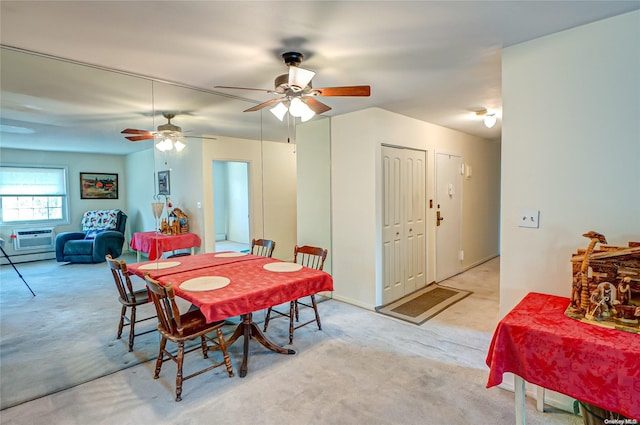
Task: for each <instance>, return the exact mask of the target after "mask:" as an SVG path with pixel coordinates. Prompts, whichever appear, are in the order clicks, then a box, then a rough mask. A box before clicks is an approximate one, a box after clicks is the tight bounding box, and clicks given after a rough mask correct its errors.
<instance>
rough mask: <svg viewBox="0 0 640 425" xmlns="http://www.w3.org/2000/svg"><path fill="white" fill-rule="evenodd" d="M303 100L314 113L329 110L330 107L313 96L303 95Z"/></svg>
mask: <svg viewBox="0 0 640 425" xmlns="http://www.w3.org/2000/svg"><path fill="white" fill-rule="evenodd" d="M304 102H305V103H306V104H307V106H308V107H309V108H311V110H312V111H313V112H315V113H316V114H318V115H320V114H322V113H323V112H327V111H330V110H331V108H330V107H329V106H327V105H325V104H324V103H322V102H320V101H317V100H315V99H314V98H313V97H305V98H304Z"/></svg>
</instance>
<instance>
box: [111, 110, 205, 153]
mask: <svg viewBox="0 0 640 425" xmlns="http://www.w3.org/2000/svg"><path fill="white" fill-rule="evenodd" d="M162 116H163V117H164V118H165V119H166V120H167V123H166V124H161V125H159V126H158V131H149V130H138V129H135V128H126V129H124V130H122V131H121V133H122V134H133V136H125V139H127V140H129V141H131V142H139V141H142V140H151V139H154V140H155V141H156V143H155V146H156V148H157V149H159V150H161V151H169V150H171V149H174V148H175V150H177V151H181V150H182V149H184V147H185V146H186V145H185V144H184V142H183V139H185V138H193V139H211V140H216V138H215V137H207V136H186V135H185V134H184V132H183V131H182V128H181V127H178V126H177V125H175V124H172V123H171V120H172V119H174V118H175V116H176V115H175V114H171V113H168V112H164V113H163V114H162Z"/></svg>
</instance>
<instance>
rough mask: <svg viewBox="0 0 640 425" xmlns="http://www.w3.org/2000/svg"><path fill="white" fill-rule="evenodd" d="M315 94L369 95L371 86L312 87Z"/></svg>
mask: <svg viewBox="0 0 640 425" xmlns="http://www.w3.org/2000/svg"><path fill="white" fill-rule="evenodd" d="M311 93H313V94H315V95H316V96H370V95H371V86H345V87H324V88H320V89H313V90H312V91H311Z"/></svg>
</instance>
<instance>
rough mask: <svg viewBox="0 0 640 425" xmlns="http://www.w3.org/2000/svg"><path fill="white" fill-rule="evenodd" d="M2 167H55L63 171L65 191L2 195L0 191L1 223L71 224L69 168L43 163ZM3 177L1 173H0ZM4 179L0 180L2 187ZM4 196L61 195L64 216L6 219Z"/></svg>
mask: <svg viewBox="0 0 640 425" xmlns="http://www.w3.org/2000/svg"><path fill="white" fill-rule="evenodd" d="M0 168H33V169H37V170H43V169H55V170H60V171H62V174H63V178H64V184H63V186H64V192H63V193H60V194H48V193H45V194H28V193H25V194H12V195H2V192H1V191H0V225H3V226H14V225H18V226H55V225H59V224H69V169H68V167H67V166H64V165H42V164H4V163H3V164H0ZM0 177H1V174H0ZM1 186H2V180H0V187H1ZM4 196H12V197H13V196H60V197H61V198H62V218H59V219H43V220H38V219H35V220H33V219H31V220H7V221H5V220H4V211H3V206H2V198H3V197H4Z"/></svg>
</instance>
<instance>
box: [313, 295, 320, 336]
mask: <svg viewBox="0 0 640 425" xmlns="http://www.w3.org/2000/svg"><path fill="white" fill-rule="evenodd" d="M311 305H313V312H314V313H315V314H316V323H318V329H319V330H322V325H320V314H318V303H316V296H315V295H311Z"/></svg>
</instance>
